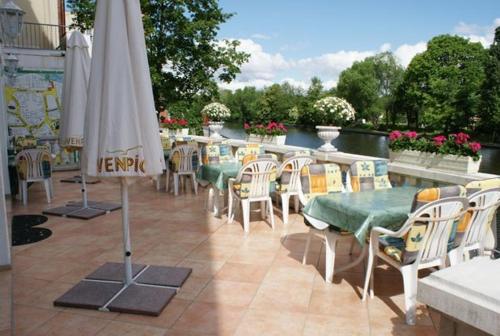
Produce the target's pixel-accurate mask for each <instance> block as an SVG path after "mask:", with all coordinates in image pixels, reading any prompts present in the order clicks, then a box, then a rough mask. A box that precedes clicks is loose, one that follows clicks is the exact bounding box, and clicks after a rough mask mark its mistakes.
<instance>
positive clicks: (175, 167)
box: [168, 147, 200, 172]
mask: <svg viewBox="0 0 500 336" xmlns="http://www.w3.org/2000/svg"><path fill="white" fill-rule="evenodd" d="M191 160H192V164H193V170H194V171H195V172H196V171H197V170H198V168H199V167H200V163H199V160H198V149H197V148H196V147H195V150H194V151H193V155H192V156H191ZM180 162H181V153H180V152H174V153H173V155H172V157H171V158H170V160H169V161H168V164H169V169H170V171H172V172H178V171H179V165H180Z"/></svg>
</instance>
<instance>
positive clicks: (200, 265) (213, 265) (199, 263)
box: [177, 259, 224, 278]
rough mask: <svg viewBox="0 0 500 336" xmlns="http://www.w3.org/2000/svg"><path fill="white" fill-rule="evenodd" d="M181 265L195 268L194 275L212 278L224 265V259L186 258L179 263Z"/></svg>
mask: <svg viewBox="0 0 500 336" xmlns="http://www.w3.org/2000/svg"><path fill="white" fill-rule="evenodd" d="M177 266H179V267H189V268H192V269H193V273H192V274H191V275H192V276H195V277H201V278H211V277H212V276H214V275H215V274H217V272H219V270H220V269H221V268H222V267H223V266H224V262H223V261H204V260H191V259H184V260H183V261H181V262H179V263H178V264H177Z"/></svg>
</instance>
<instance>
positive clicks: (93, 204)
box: [68, 201, 122, 211]
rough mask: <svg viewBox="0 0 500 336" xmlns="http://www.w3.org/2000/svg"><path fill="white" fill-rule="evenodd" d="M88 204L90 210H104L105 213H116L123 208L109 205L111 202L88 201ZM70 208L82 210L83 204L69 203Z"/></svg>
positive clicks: (117, 205)
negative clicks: (74, 207) (75, 207)
mask: <svg viewBox="0 0 500 336" xmlns="http://www.w3.org/2000/svg"><path fill="white" fill-rule="evenodd" d="M87 204H88V206H89V207H90V208H94V209H100V210H104V211H115V210H118V209H121V207H122V206H121V204H117V203H109V202H95V201H88V202H87ZM68 206H77V207H80V208H81V207H82V206H83V203H82V202H75V201H70V202H68Z"/></svg>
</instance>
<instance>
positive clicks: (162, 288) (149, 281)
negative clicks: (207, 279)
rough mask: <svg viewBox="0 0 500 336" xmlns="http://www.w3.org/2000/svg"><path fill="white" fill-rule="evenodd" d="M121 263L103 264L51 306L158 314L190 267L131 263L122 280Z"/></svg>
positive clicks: (123, 270) (185, 277) (177, 289)
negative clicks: (126, 279) (128, 278)
mask: <svg viewBox="0 0 500 336" xmlns="http://www.w3.org/2000/svg"><path fill="white" fill-rule="evenodd" d="M124 272H125V267H124V264H123V263H106V264H104V265H102V266H100V267H99V268H98V269H97V270H95V271H94V272H92V273H91V274H89V275H88V276H87V277H86V278H85V279H83V280H82V281H80V282H79V283H77V284H76V285H75V286H74V287H73V288H71V289H70V290H69V291H67V292H66V293H65V294H63V295H62V296H61V297H59V298H58V299H57V300H55V301H54V306H59V307H70V308H84V309H94V310H100V311H112V312H119V313H128V314H140V315H149V316H158V315H160V314H161V312H162V311H163V309H164V308H165V307H166V306H167V304H168V303H169V302H170V300H172V298H173V297H174V296H175V295H176V294H177V292H178V291H179V289H180V288H181V287H182V285H183V284H184V283H185V282H186V280H187V279H188V277H189V275H190V274H191V272H192V269H191V268H185V267H169V266H150V265H138V264H133V265H132V282H131V283H129V284H126V283H124V280H123V278H124Z"/></svg>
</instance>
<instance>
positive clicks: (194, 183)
mask: <svg viewBox="0 0 500 336" xmlns="http://www.w3.org/2000/svg"><path fill="white" fill-rule="evenodd" d="M191 179H192V181H193V189H194V194H195V195H198V181H196V174H195V173H193V174H192V175H191Z"/></svg>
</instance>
